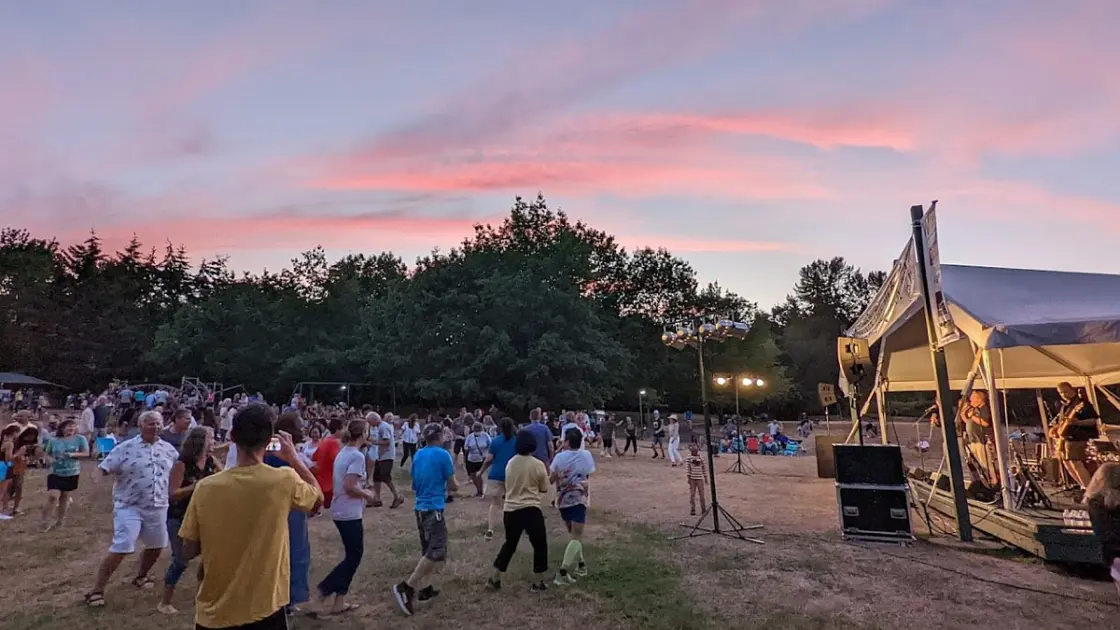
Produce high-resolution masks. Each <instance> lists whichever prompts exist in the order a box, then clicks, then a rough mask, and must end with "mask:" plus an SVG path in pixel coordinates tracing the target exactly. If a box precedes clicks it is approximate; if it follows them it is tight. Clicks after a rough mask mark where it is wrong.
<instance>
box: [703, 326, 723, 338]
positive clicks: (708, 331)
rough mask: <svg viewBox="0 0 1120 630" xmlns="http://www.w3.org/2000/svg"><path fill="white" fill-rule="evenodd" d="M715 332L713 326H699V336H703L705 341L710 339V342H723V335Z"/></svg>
mask: <svg viewBox="0 0 1120 630" xmlns="http://www.w3.org/2000/svg"><path fill="white" fill-rule="evenodd" d="M716 330H717V329H716V325H715V324H701V325H700V334H701V335H703V337H704V338H705V339H711V340H712V341H723V335H719V334H716Z"/></svg>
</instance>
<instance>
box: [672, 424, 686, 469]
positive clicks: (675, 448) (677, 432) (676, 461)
mask: <svg viewBox="0 0 1120 630" xmlns="http://www.w3.org/2000/svg"><path fill="white" fill-rule="evenodd" d="M680 448H681V424H680V422H679V421H678V420H677V416H676V415H672V416H669V461H670V462H671V463H672V465H673V466H680V465H681V464H682V463H684V458H683V457H681V453H680Z"/></svg>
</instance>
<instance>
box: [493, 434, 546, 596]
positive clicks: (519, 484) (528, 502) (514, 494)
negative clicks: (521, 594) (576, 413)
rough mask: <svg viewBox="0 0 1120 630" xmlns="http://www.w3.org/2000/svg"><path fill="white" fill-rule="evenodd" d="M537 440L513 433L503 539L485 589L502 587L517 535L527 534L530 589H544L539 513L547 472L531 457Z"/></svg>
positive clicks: (542, 529)
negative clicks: (514, 440)
mask: <svg viewBox="0 0 1120 630" xmlns="http://www.w3.org/2000/svg"><path fill="white" fill-rule="evenodd" d="M536 449H537V439H536V438H535V437H534V436H533V434H532V433H531V432H530V431H527V430H522V431H521V432H519V433H518V434H517V454H516V455H514V456H513V458H512V459H510V460H509V464H507V465H506V501H505V506H504V509H503V512H502V522H503V524H504V525H505V528H506V541H505V543H503V544H502V549H501V550H500V551H499V552H498V557H497V559H495V560H494V575H492V576H491V577H490V578H489V579H488V580H487V581H486V588H487V589H489V590H492V591H496V590H498V589H500V588H502V574H503V573H505V572H506V569H508V568H509V561H510V560H511V559H512V558H513V554H514V552H515V551H517V543H519V542H520V541H521V534H522V533H524V534H527V535H528V536H529V544H531V545H532V546H533V574H534V575H533V585H532V586H531V587H530V590H532V591H534V592H538V591H545V590H548V587H547V586H545V580H544V575H545V574H546V573H547V572H548V535H547V533H546V530H545V526H544V513H543V512H541V498H542V497H543V496H545V495H546V494H548V471H547V470H545V468H544V464H543V463H541V461H540V460H539V459H537V458H536V457H533V452H534V451H535V450H536Z"/></svg>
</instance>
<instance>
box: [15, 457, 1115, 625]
mask: <svg viewBox="0 0 1120 630" xmlns="http://www.w3.org/2000/svg"><path fill="white" fill-rule="evenodd" d="M716 462H717V464H716V470H717V472H718V473H719V474H718V479H719V484H720V486H719V487H720V490H721V502H722V503H723V504H724V506H725V507H726V508H727V509H728V510H729V511H730V512H731V513H733V514H735V515H736V516H737V517H738V518H739V519H740V520H742V521H743V522H752V523H760V524H763V525H764V526H765V528H764V529H762V530H760V531H759V532H756V534H757V535H758V536H759V537H761V538H762V539H764V540H765V542H766V544H765V545H753V544H750V543H744V542H739V541H731V540H726V539H722V538H712V537H708V538H698V539H691V540H681V541H669V540H668V536H670V535H676V534H680V533H683V532H684V531H685V530H684V529H682V528H681V527H680V525H679V524H680V523H682V522H689V521H690V519H689V517H688V490H687V486H686V484H685V481H684V473H683V470H681V469H674V468H669V466H668V464H666V463H663V462H662V461H661V460H651V459H650V458H649V454H648V451H644V452H643V454H642V455H641V457H639V458H637V459H634V458H629V457H628V458H626V459H625V460H619V459H617V458H616V459H613V460H608V461H601V460H600V461H599V462H598V463H599V469H600V470H599V473H598V474H597V476H596V477H595V478H594V479H593V489H592V510H591V516H590V518H591V524H590V526H589V529H588V533H587V537H586V547H585V549H586V554H587V560H588V563H589V567H590V569H591V575H590V576H589V577H587V578H585V579H582V580H580V581H579V583H578V584H576V585H574V586H569V587H563V588H558V587H553V588H552V589H551V590H550V591H549V592H548V593H546V594H543V595H533V594H530V593H529V592H528V577H529V571H530V568H529V565H530V558H529V555H530V554H529V546H528V541H523V542H522V548H521V549H520V550H519V555H518V556H516V557H515V558H514V562H513V565H512V566H511V568H510V573H509V575H508V577H507V579H506V580H505V582H504V588H503V590H502V591H501V592H500V593H489V592H486V591H485V590H484V588H483V587H484V583H485V579H486V575H487V574H488V572H489V570H490V569H489V567H490V564H491V562H492V561H493V559H494V556H495V555H496V553H497V550H498V547H499V542H498V540H497V539H496V540H495V541H494V542H490V543H487V542H484V541H483V538H482V533H483V531H484V530H485V527H484V522H485V509H486V506H485V504H484V503H482V502H480V501H479V500H477V499H473V498H461V499H459V500H458V501H456V502H455V503H454V504H452V505H450V506H449V509H448V523H449V527H450V553H451V559H450V561H449V562H448V564H447V566H446V567H445V570H444V572H443V574H442V575H441V576H440V577H439V585H440V587H441V588H442V590H443V594H442V595H441V596H440V597H439V599H438V600H437V601H435V602H432V603H431V604H429V605H427V606H424V607H422V608H421V609H420V610H419V611H418V613H417V615H415V616H414V617H412V618H404V617H402V616H401V615H400V614H399V613H398V611H397V610H396V607H395V605H394V604H393V601H392V596H391V594H390V591H389V589H390V587H391V585H392V584H393V583H395V582H397V581H399V580H400V579H402V578H403V577H405V576H407V574H408V573H409V572H410V571H411V569H412V567H413V565H414V564H415V562H416V559H417V556H418V553H419V551H418V543H417V539H416V533H415V529H414V527H415V526H414V521H413V519H412V514H411V512H410V511H409V510H408V509H407V506H408V505H409V504H406V506H405V507H402V508H401V509H399V510H393V511H390V510H388V509H387V508H380V509H370V510H368V511H367V512H366V517H365V527H366V554H365V558H364V560H363V563H362V567H361V569H360V570H359V572H358V575H357V577H356V579H355V581H354V589H353V591H352V593H351V601H354V602H358V603H361V604H362V606H361V608H360V609H358V610H357V611H354V612H353V613H350V614H349V615H347V616H344V617H336V618H333V619H323V620H314V619H310V618H307V617H297V618H296V620H295V627H296V628H309V629H314V628H330V627H340V628H362V629H372V628H383V627H393V628H401V629H411V628H441V629H455V628H464V629H467V628H469V629H471V630H477V629H478V628H528V629H531V628H550V629H553V628H560V627H563V628H580V629H582V630H593V629H599V628H602V629H611V630H618V629H621V628H650V629H664V630H670V629H674V630H688V629H696V630H700V629H719V628H752V627H759V628H763V627H764V628H789V629H794V628H798V629H800V628H805V629H808V628H905V629H907V630H914V629H921V628H975V627H979V626H983V625H988V624H996V623H998V625H999V627H1000V628H1028V627H1029V628H1040V627H1052V628H1060V627H1073V626H1086V627H1110V624H1111V623H1113V621H1114V620H1115V619H1116V616H1117V615H1118V614H1120V610H1118V609H1117V608H1116V607H1114V605H1115V604H1116V603H1118V602H1117V597H1116V591H1115V589H1114V588H1113V587H1112V585H1110V584H1108V583H1103V582H1094V581H1088V580H1083V579H1077V578H1074V577H1070V576H1069V575H1067V574H1065V573H1063V572H1061V571H1058V570H1056V569H1054V568H1051V567H1047V566H1045V565H1043V564H1041V563H1038V562H1035V561H1033V560H1030V559H1028V558H1024V557H1022V556H1020V555H1019V554H1017V553H1015V552H1008V551H1007V550H1003V549H1000V548H999V547H998V546H995V545H992V544H990V543H989V544H980V545H977V546H976V547H974V548H967V549H965V548H962V547H961V546H959V545H956V544H954V543H952V542H951V541H950V540H949V539H948V538H946V537H938V538H934V539H932V540H922V541H919V542H918V543H917V544H915V545H913V546H910V547H905V548H904V547H898V546H887V547H864V546H857V545H850V544H846V543H844V542H843V541H841V539H840V536H839V532H838V529H837V524H836V503H835V490H834V489H833V486H832V483H831V481H828V480H821V479H816V477H815V463H814V458H813V457H811V456H802V457H793V458H789V457H780V458H779V457H758V456H755V457H754V458H753V464H754V465H755V467H756V468H757V469H758V470H759V471H760V473H759V474H755V475H750V476H741V475H733V474H723V470H724V469H726V468H727V467H728V466H729V465H730V464H731V463H732V460H731V459H729V458H728V457H727V456H724V457H722V458H720V459H718V460H716ZM398 475H399V479H400V480H401V482H403V485H407V481H406V479H407V472H405V471H398ZM82 484H83V485H82V488H81V489H80V491H79V492H78V493H77V496H76V497H75V501H74V504H73V508H72V512H71V518H70V521H69V523H68V524H67V525H66V526H65V527H64V528H63V529H62V530H58V531H54V532H51V533H49V534H44V533H42V521H41V519H40V517H39V515H38V512H37V510H38V508H39V507H40V506H41V505H42V504H43V502H44V500H45V499H44V496H43V490H44V488H45V475H44V474H43V473H42V472H41V471H35V472H33V474H32V475H31V476H30V477H29V479H28V481H27V486H26V495H27V496H26V498H25V501H24V506H25V509H26V510H27V511H28V514H27V515H26V516H23V517H20V518H18V519H16V520H13V521H8V522H3V523H0V611H2V613H0V628H3V629H4V630H72V629H73V628H76V627H80V628H85V629H88V628H104V629H106V630H110V629H111V630H140V629H145V630H147V629H151V628H166V629H168V630H173V629H178V628H183V629H186V628H192V627H193V604H192V598H193V590H194V587H195V586H196V581H195V578H194V573H193V571H188V573H187V575H185V576H184V578H183V580H182V581H181V583H180V588H179V592H178V594H177V596H176V600H175V605H176V606H177V607H178V608H179V609H180V610H181V611H182V613H181V615H180V616H178V617H174V618H167V617H164V616H163V615H160V614H159V613H157V612H156V610H155V606H156V603H157V601H158V595H157V592H158V589H157V591H139V590H137V589H135V588H133V587H132V586H129V585H122V584H120V583H119V582H120V580H121V579H124V578H127V577H128V576H129V575H130V573H128V572H130V571H132V570H134V566H135V565H134V564H133V563H132V561H131V559H130V560H129V561H126V563H125V564H124V565H123V567H122V571H121V572H120V573H119V574H118V576H116V577H115V578H114V582H115V583H114V584H112V585H111V586H110V588H109V590H108V591H107V593H106V599H107V606H106V607H105V608H103V609H100V610H89V609H86V608H85V607H84V606H83V605H82V604H81V596H82V594H83V593H84V592H85V590H87V589H88V587H89V585H90V582H91V580H92V578H93V573H94V570H95V565H96V563H97V562H98V561H99V560H100V558H101V556H102V553H103V552H104V550H105V549H106V547H107V545H108V542H109V539H110V537H111V514H110V505H111V501H110V498H109V493H110V487H111V486H110V483H109V481H108V480H103V481H101V482H100V483H95V482H94V481H93V473H92V465H90V466H89V467H88V468H87V469H86V472H85V473H84V475H83V479H82ZM406 496H410V493H406ZM409 503H410V502H409ZM546 517H547V519H548V522H549V540H550V543H551V552H552V553H551V557H550V560H551V563H552V566H553V567H555V566H558V563H559V560H560V557H561V554H562V550H563V546H564V544H565V538H564V533H563V529H562V526H561V524H560V522H559V519H558V518H557V517H556V514H555V512H554V511H552V510H547V509H546ZM919 533H920V534H921V532H919ZM311 534H312V553H313V567H312V576H311V577H312V584H315V583H316V582H317V581H318V579H320V578H321V577H322V576H323V575H325V573H326V572H327V571H329V570H330V568H331V567H332V566H333V565H334V564H335V563H336V562H337V561H338V560H339V558H340V557H341V552H342V549H341V543H340V542H339V540H338V538H337V532H336V531H335V529H334V527H333V525H332V524H331V523H330V521H329V520H328V519H327V518H324V517H318V518H315V519H312V521H311ZM500 537H501V532H500V531H499V532H498V536H497V538H498V539H500ZM164 567H166V558H164V559H163V560H161V561H160V563H159V564H158V565H157V567H156V574H155V575H156V576H157V577H162V571H163V568H164ZM975 578H981V579H986V580H996V581H999V582H1004V583H1008V584H1014V585H1018V586H1020V587H1024V588H1027V589H1033V590H1034V591H1043V592H1045V593H1053V594H1043V593H1038V592H1032V591H1028V590H1023V589H1022V588H1013V587H1009V586H1002V585H996V584H990V583H985V582H981V581H978V580H977V579H975ZM1060 595H1076V596H1077V597H1079V598H1084V599H1089V600H1093V601H1095V602H1101V603H1092V602H1084V601H1071V600H1069V599H1066V598H1065V597H1062V596H1060ZM997 614H999V615H1001V621H998V622H997V621H996V617H995V615H997Z"/></svg>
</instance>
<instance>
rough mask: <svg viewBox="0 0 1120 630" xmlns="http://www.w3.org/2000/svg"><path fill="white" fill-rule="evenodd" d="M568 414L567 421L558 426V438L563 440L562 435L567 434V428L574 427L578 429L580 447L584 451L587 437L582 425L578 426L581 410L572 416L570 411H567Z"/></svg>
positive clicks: (581, 414)
mask: <svg viewBox="0 0 1120 630" xmlns="http://www.w3.org/2000/svg"><path fill="white" fill-rule="evenodd" d="M568 416H569V418H568V423H567V424H565V425H564V426H562V427H560V440H561V442H563V441H565V437H564V436H566V435H568V429H575V430H576V431H579V435H580V449H581V450H584V451H586V450H587V440H586V439H585V438H586V437H587V431H586V430H585V429H584V428H583V426H580V422H579V420H580V416H583V412H580V413H578V414H576V415H575V416H572V414H571V412H568Z"/></svg>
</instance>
